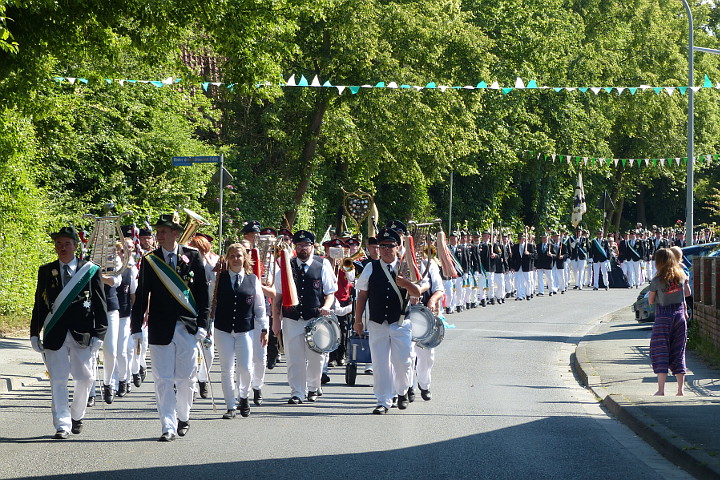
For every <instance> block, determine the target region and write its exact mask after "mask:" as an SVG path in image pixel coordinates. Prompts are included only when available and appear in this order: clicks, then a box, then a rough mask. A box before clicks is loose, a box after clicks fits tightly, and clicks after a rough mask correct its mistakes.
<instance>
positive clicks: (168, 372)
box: [150, 322, 198, 433]
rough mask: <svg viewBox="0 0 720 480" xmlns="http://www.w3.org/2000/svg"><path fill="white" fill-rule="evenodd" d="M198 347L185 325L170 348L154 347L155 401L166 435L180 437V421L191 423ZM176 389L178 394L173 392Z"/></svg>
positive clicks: (177, 329)
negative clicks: (176, 434)
mask: <svg viewBox="0 0 720 480" xmlns="http://www.w3.org/2000/svg"><path fill="white" fill-rule="evenodd" d="M197 350H198V346H197V342H196V341H195V336H194V335H190V333H188V331H187V328H185V325H184V324H183V323H182V322H177V323H176V324H175V333H174V335H173V338H172V340H171V341H170V343H169V344H167V345H150V360H151V361H152V366H153V379H154V381H155V398H156V400H157V409H158V413H159V414H160V423H161V424H162V431H163V433H165V432H171V433H177V421H178V420H182V421H183V422H187V421H188V420H189V419H190V408H191V407H192V403H193V391H194V387H195V379H196V373H197V354H198V351H197ZM173 385H174V386H175V388H176V389H177V393H176V392H174V391H173Z"/></svg>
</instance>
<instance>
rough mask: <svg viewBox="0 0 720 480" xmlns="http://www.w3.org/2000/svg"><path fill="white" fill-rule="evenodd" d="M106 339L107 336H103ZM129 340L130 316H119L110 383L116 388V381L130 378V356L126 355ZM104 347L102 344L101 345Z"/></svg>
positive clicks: (124, 380) (125, 380)
mask: <svg viewBox="0 0 720 480" xmlns="http://www.w3.org/2000/svg"><path fill="white" fill-rule="evenodd" d="M105 339H106V340H107V336H106V337H105ZM129 343H132V342H131V341H130V317H120V319H119V326H118V337H117V357H116V362H115V373H114V375H113V379H112V382H113V383H112V384H113V386H114V387H115V388H117V384H118V382H127V381H128V380H130V357H129V356H128V344H129ZM103 347H104V345H103Z"/></svg>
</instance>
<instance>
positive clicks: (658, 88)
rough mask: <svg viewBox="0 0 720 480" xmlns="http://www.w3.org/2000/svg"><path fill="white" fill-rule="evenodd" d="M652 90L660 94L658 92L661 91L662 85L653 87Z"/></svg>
mask: <svg viewBox="0 0 720 480" xmlns="http://www.w3.org/2000/svg"><path fill="white" fill-rule="evenodd" d="M653 91H654V92H655V95H660V92H662V87H653Z"/></svg>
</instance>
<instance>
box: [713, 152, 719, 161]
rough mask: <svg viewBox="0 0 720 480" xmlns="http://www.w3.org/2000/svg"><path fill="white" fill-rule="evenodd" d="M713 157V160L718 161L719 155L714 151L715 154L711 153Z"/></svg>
mask: <svg viewBox="0 0 720 480" xmlns="http://www.w3.org/2000/svg"><path fill="white" fill-rule="evenodd" d="M713 158H714V159H715V161H718V160H720V155H718V154H717V153H716V154H715V155H713Z"/></svg>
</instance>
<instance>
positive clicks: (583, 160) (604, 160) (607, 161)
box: [529, 151, 720, 168]
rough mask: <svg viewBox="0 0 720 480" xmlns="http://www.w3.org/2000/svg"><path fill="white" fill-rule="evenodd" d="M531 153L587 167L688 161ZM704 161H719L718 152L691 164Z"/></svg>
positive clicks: (669, 164)
mask: <svg viewBox="0 0 720 480" xmlns="http://www.w3.org/2000/svg"><path fill="white" fill-rule="evenodd" d="M529 153H530V154H531V155H533V156H536V158H537V159H538V160H540V159H543V160H545V161H548V162H552V163H555V162H560V163H567V164H568V165H572V164H573V163H574V164H575V165H580V164H582V165H583V166H585V167H587V166H588V165H590V166H598V167H606V166H610V165H613V166H615V167H617V166H618V164H620V165H622V168H632V167H643V166H644V167H650V166H651V165H652V166H653V167H657V166H658V165H659V166H660V167H665V166H667V167H679V166H681V165H682V166H687V163H688V157H662V158H609V157H600V156H596V157H588V156H584V155H561V154H557V153H552V154H547V153H535V152H532V151H531V152H529ZM703 163H706V164H707V165H713V164H718V163H720V154H717V153H716V154H707V155H698V156H697V157H695V158H694V159H693V165H700V164H703Z"/></svg>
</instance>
